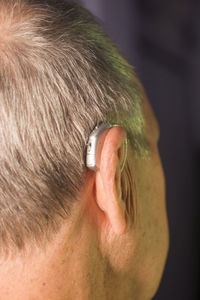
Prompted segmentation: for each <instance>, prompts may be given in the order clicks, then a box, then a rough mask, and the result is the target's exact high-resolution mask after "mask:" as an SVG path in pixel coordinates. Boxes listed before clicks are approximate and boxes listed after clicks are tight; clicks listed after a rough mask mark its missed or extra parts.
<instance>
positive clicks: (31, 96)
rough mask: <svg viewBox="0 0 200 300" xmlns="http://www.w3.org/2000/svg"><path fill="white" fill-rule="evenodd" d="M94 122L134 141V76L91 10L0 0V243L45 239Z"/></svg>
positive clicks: (70, 199) (15, 245)
mask: <svg viewBox="0 0 200 300" xmlns="http://www.w3.org/2000/svg"><path fill="white" fill-rule="evenodd" d="M100 122H110V123H117V124H119V125H122V126H123V127H124V128H126V130H127V132H128V136H129V138H130V139H131V141H132V143H133V147H134V148H135V149H136V150H137V151H139V150H140V149H142V148H143V147H144V144H145V143H144V138H143V118H142V113H141V105H140V92H139V88H138V85H137V80H136V77H135V76H134V73H133V70H132V68H131V67H130V65H129V64H128V62H127V61H126V60H125V59H124V58H123V56H122V55H121V54H120V53H119V50H118V49H117V48H116V47H115V45H113V43H112V42H111V41H110V39H109V38H108V37H107V36H106V35H105V34H104V33H103V32H102V30H101V29H100V26H99V25H98V24H97V23H96V21H95V20H94V18H93V17H92V16H91V15H90V14H89V13H88V12H87V11H86V10H85V9H83V8H82V7H81V6H79V5H78V4H76V3H73V2H66V1H61V0H60V1H53V0H52V1H51V0H47V1H44V2H43V3H42V4H41V3H39V1H26V0H16V1H13V0H4V1H3V0H1V6H0V141H1V142H0V245H1V249H0V250H1V251H4V250H5V251H8V249H18V250H20V249H23V248H24V246H25V245H26V242H27V241H28V240H29V241H34V243H35V242H36V243H39V241H41V240H44V239H47V237H48V236H49V234H50V233H51V232H56V231H57V230H58V228H59V224H61V223H62V221H63V220H65V219H66V218H67V216H69V215H70V208H71V205H72V203H74V201H76V199H77V195H78V192H79V191H80V188H81V186H82V184H83V182H84V175H85V174H86V171H87V169H86V167H85V152H86V145H87V140H88V137H89V134H90V132H91V131H92V129H93V128H94V127H95V125H96V124H98V123H100ZM5 251H4V252H5Z"/></svg>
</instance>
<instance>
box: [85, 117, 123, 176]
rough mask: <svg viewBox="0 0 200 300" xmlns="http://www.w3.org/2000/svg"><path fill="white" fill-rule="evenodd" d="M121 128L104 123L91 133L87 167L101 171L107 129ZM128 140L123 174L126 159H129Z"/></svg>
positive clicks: (87, 152) (88, 144)
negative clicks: (100, 165)
mask: <svg viewBox="0 0 200 300" xmlns="http://www.w3.org/2000/svg"><path fill="white" fill-rule="evenodd" d="M116 126H120V125H117V124H110V123H102V124H100V125H97V126H96V127H95V128H94V130H93V131H92V132H91V134H90V136H89V139H88V143H87V150H86V166H87V167H88V168H89V169H91V170H93V171H98V170H99V162H100V154H101V149H102V146H103V141H104V136H105V134H106V131H107V129H110V128H112V127H116ZM127 142H128V141H127V138H126V139H125V142H124V146H125V151H124V159H123V163H122V166H121V172H122V171H123V169H124V166H125V162H126V158H127Z"/></svg>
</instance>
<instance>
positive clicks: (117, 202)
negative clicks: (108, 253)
mask: <svg viewBox="0 0 200 300" xmlns="http://www.w3.org/2000/svg"><path fill="white" fill-rule="evenodd" d="M125 140H126V132H125V131H124V130H123V129H122V128H121V127H113V128H111V129H109V131H108V133H107V135H106V137H105V140H104V143H103V147H102V149H101V158H100V168H99V171H98V172H97V174H96V193H97V195H96V199H97V200H96V201H97V205H98V206H99V208H100V209H101V210H102V211H103V212H104V216H105V221H106V223H107V224H108V225H109V226H110V227H111V229H112V231H113V232H114V233H115V234H118V235H121V234H123V233H125V232H126V227H127V221H126V207H125V202H124V201H123V199H122V185H121V182H122V181H121V174H122V173H121V166H122V163H123V161H124V157H122V156H124V154H125V153H124V152H125V151H124V142H125Z"/></svg>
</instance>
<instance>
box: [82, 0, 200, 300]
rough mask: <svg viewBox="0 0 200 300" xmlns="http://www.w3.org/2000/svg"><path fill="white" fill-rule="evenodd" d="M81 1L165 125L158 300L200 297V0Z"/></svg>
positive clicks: (162, 151) (162, 125)
mask: <svg viewBox="0 0 200 300" xmlns="http://www.w3.org/2000/svg"><path fill="white" fill-rule="evenodd" d="M80 2H81V3H82V4H83V5H84V6H85V7H87V8H88V9H89V10H90V11H91V12H92V13H93V14H94V15H95V16H96V17H97V19H99V20H100V23H101V24H102V26H103V28H104V30H105V31H106V32H107V33H108V34H109V35H110V36H111V38H112V39H113V40H114V41H115V42H116V43H117V44H118V45H119V47H120V48H121V50H122V52H123V53H124V54H125V56H126V57H127V58H128V59H129V61H130V63H131V64H132V65H133V66H134V67H135V70H136V72H137V74H138V75H139V77H140V79H141V80H142V82H143V84H144V87H145V89H146V92H147V94H148V96H149V99H150V102H151V104H152V106H153V108H154V111H155V113H156V115H157V118H158V120H159V123H160V128H161V139H160V152H161V157H162V160H163V165H164V169H165V174H166V182H167V208H168V216H169V225H170V233H171V237H170V239H171V247H170V252H169V257H168V261H167V265H166V269H165V273H164V276H163V279H162V282H161V285H160V288H159V291H158V293H157V294H156V296H155V298H154V300H169V299H170V300H174V299H176V300H179V299H181V300H190V299H191V300H196V299H200V290H199V267H200V263H199V253H200V252H199V250H200V247H199V233H200V232H199V231H200V222H199V218H198V216H199V208H200V204H199V199H200V191H199V190H200V189H199V185H200V182H199V171H200V1H198V0H197V1H195V0H162V1H160V0H80Z"/></svg>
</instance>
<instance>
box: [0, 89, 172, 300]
mask: <svg viewBox="0 0 200 300" xmlns="http://www.w3.org/2000/svg"><path fill="white" fill-rule="evenodd" d="M141 88H142V87H141ZM143 114H144V120H145V135H146V138H147V139H148V141H149V144H150V147H151V154H150V155H149V157H148V158H140V157H138V156H136V155H134V152H133V150H132V149H131V146H130V143H128V153H127V160H126V164H125V168H124V170H123V171H122V172H121V171H120V166H121V164H122V162H123V153H124V151H123V149H124V148H123V147H124V140H125V138H126V132H125V131H124V130H123V129H122V128H121V127H113V128H111V129H109V130H107V133H106V135H105V139H104V144H103V147H102V149H101V159H100V169H99V171H98V172H92V171H88V173H87V174H86V177H85V184H84V186H83V188H82V190H81V191H80V194H79V201H78V202H76V203H75V204H74V207H73V210H72V215H71V217H70V218H69V220H67V221H66V222H65V223H64V224H63V226H62V228H61V230H60V231H59V233H57V234H56V236H55V237H54V238H53V239H52V241H51V242H49V244H48V246H47V247H46V249H45V250H41V249H39V248H38V249H34V251H32V252H31V251H30V252H29V253H27V254H26V255H25V254H21V255H18V256H17V257H15V258H12V259H7V260H6V261H1V262H0V278H1V280H0V291H1V292H0V300H4V299H5V300H11V299H12V300H17V299H24V300H33V299H37V300H72V299H73V300H74V299H80V300H87V299H89V300H93V299H95V300H98V299H101V300H108V299H110V300H111V299H115V300H122V299H123V300H130V299H133V300H148V299H151V298H152V297H153V296H154V294H155V292H156V290H157V288H158V285H159V282H160V279H161V276H162V273H163V269H164V265H165V261H166V256H167V252H168V245H169V242H168V240H169V239H168V223H167V215H166V206H165V182H164V174H163V169H162V165H161V162H160V156H159V152H158V148H157V142H158V138H159V129H158V124H157V121H156V119H155V116H154V114H153V111H152V109H151V107H150V104H149V102H148V100H147V98H146V96H145V94H144V99H143Z"/></svg>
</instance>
